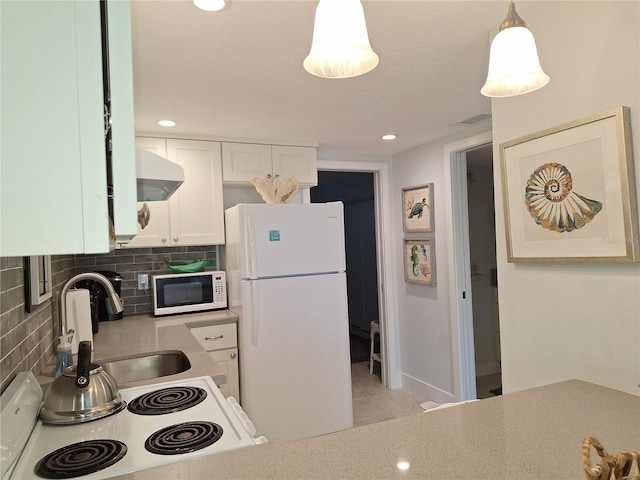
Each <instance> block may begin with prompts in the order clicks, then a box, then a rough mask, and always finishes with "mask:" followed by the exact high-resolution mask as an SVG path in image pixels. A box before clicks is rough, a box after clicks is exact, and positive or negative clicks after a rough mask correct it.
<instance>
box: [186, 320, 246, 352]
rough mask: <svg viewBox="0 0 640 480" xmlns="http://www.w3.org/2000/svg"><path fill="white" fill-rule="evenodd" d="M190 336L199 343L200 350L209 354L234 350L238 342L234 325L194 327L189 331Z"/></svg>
mask: <svg viewBox="0 0 640 480" xmlns="http://www.w3.org/2000/svg"><path fill="white" fill-rule="evenodd" d="M191 334H192V335H193V336H194V337H195V338H196V340H198V342H200V345H202V348H204V349H205V350H207V351H209V352H210V351H213V350H220V349H223V348H235V347H236V345H237V342H238V340H237V337H236V324H235V323H225V324H223V325H209V326H207V327H196V328H192V329H191Z"/></svg>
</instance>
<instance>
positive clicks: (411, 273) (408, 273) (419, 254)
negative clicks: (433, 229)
mask: <svg viewBox="0 0 640 480" xmlns="http://www.w3.org/2000/svg"><path fill="white" fill-rule="evenodd" d="M403 244H404V251H403V261H404V280H405V282H409V283H420V284H422V285H435V261H434V259H435V256H434V248H433V240H432V239H431V238H411V239H406V238H405V239H404V241H403Z"/></svg>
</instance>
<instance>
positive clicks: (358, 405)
mask: <svg viewBox="0 0 640 480" xmlns="http://www.w3.org/2000/svg"><path fill="white" fill-rule="evenodd" d="M351 384H352V390H353V426H354V427H359V426H362V425H369V424H371V423H377V422H383V421H385V420H391V419H393V418H398V417H403V416H405V415H412V414H414V413H421V412H423V411H424V410H423V409H422V408H421V407H420V404H421V403H423V402H424V401H425V399H423V398H420V397H417V396H416V395H414V394H413V393H411V392H409V391H408V390H404V389H402V388H398V389H394V390H390V389H388V388H386V387H385V386H383V385H382V383H380V377H379V376H378V375H376V374H375V373H374V374H373V375H369V362H368V361H367V362H357V363H352V364H351Z"/></svg>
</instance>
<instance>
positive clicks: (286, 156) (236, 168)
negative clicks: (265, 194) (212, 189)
mask: <svg viewBox="0 0 640 480" xmlns="http://www.w3.org/2000/svg"><path fill="white" fill-rule="evenodd" d="M316 163H317V161H316V149H315V148H314V147H290V146H281V145H259V144H251V143H223V144H222V171H223V175H224V183H225V184H229V185H247V184H249V181H250V180H251V179H252V178H253V177H270V176H276V175H279V176H281V177H296V179H297V180H298V184H299V185H300V186H301V187H312V186H315V185H317V184H318V170H317V165H316Z"/></svg>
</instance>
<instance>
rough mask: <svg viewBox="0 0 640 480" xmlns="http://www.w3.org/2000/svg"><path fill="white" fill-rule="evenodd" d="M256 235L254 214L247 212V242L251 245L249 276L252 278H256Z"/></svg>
mask: <svg viewBox="0 0 640 480" xmlns="http://www.w3.org/2000/svg"><path fill="white" fill-rule="evenodd" d="M255 239H256V235H255V228H254V225H253V216H252V215H250V214H247V243H248V245H249V252H248V254H249V258H248V260H249V261H248V262H247V263H248V264H249V265H248V267H249V272H248V273H249V278H250V279H251V280H255V279H256V241H255Z"/></svg>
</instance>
